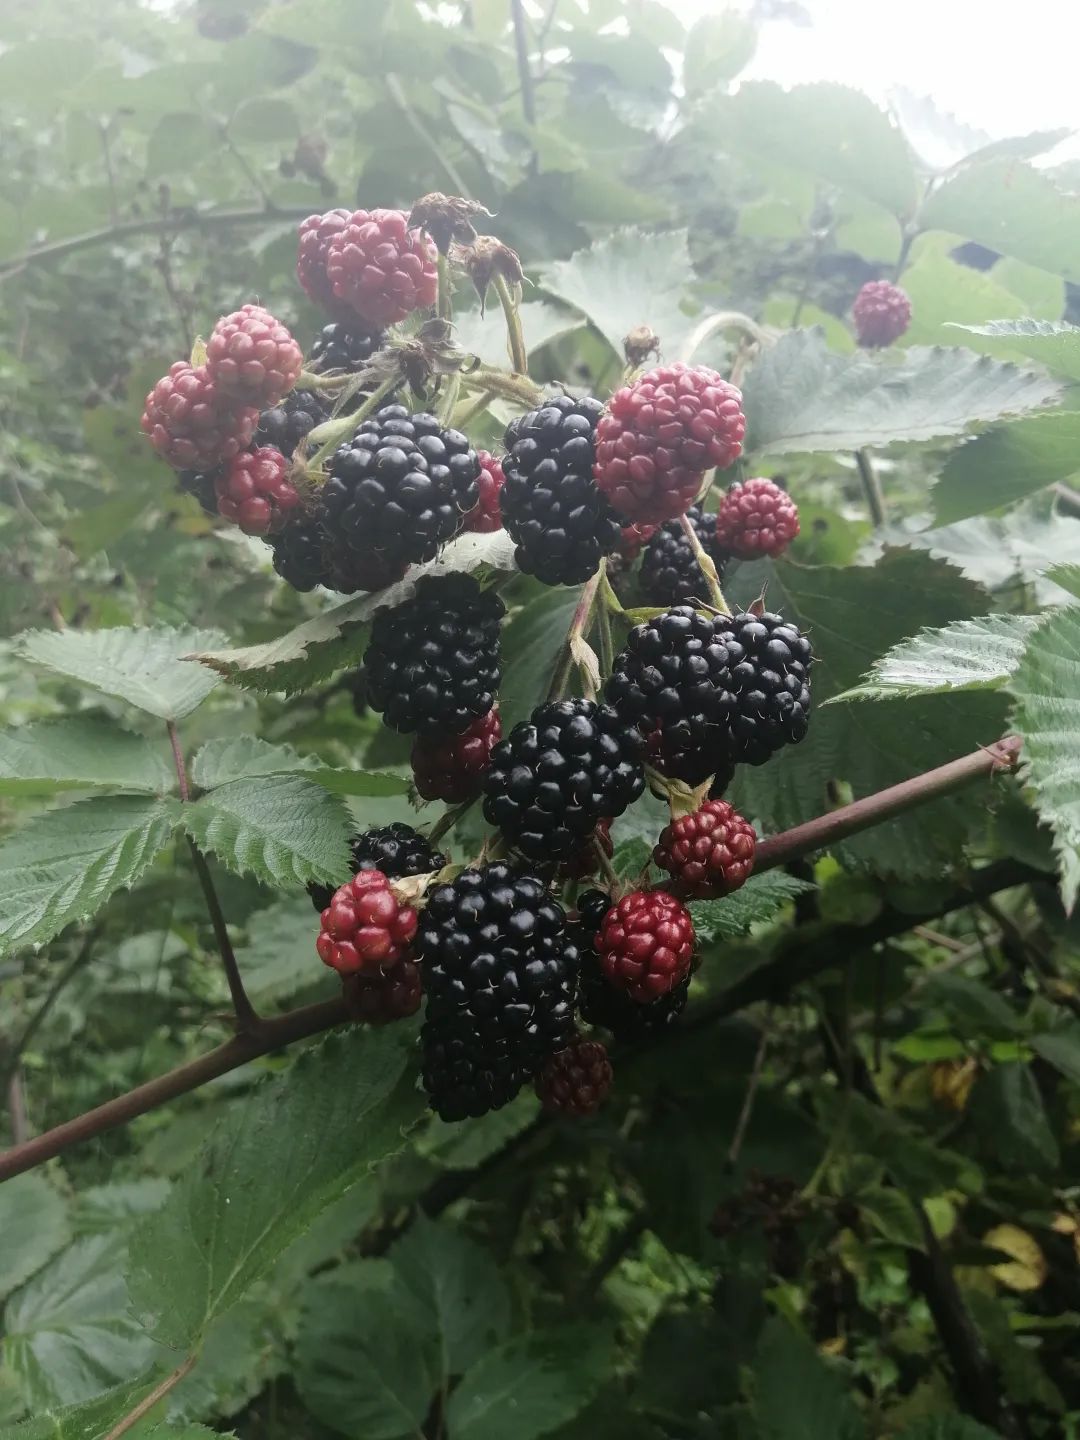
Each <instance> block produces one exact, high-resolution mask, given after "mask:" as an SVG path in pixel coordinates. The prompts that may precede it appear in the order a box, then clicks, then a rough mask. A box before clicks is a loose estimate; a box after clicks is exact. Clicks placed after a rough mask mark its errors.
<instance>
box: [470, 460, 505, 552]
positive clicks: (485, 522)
mask: <svg viewBox="0 0 1080 1440" xmlns="http://www.w3.org/2000/svg"><path fill="white" fill-rule="evenodd" d="M476 458H477V460H479V461H480V479H479V480H478V481H477V484H478V486H479V487H480V499H479V500H478V501H477V502H476V504H475V505H474V506H473V508H472V509H471V510H469V511H468V512H467V513H466V516H465V529H466V530H472V531H473V532H474V533H475V534H477V535H490V534H492V533H493V532H494V531H496V530H501V529H502V528H503V520H502V508H501V506H500V504H499V491H500V490H501V489H502V488H503V486H504V485H505V484H506V476H505V475H504V474H503V468H502V462H501V461H499V460H497V459H496V458H495V456H494V455H490V454H488V452H487V451H486V450H477V452H476Z"/></svg>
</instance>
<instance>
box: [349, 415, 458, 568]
mask: <svg viewBox="0 0 1080 1440" xmlns="http://www.w3.org/2000/svg"><path fill="white" fill-rule="evenodd" d="M479 478H480V461H479V460H478V459H477V456H476V451H475V450H473V449H472V447H471V446H470V444H469V441H468V439H467V438H466V437H465V436H464V435H462V434H461V432H460V431H459V430H446V429H444V428H443V426H442V425H440V423H439V421H438V420H437V419H436V418H435V416H434V415H427V414H416V415H410V414H409V412H408V411H407V410H406V409H405V407H404V405H384V406H383V407H382V409H381V410H378V411H376V413H375V414H374V415H371V416H369V417H368V419H366V420H364V421H363V422H362V423H361V424H360V425H359V426H358V428H357V430H356V433H355V435H354V436H353V438H352V439H351V440H348V441H346V442H345V444H344V445H342V446H341V447H340V448H339V449H338V451H337V453H336V454H335V455H334V457H333V459H332V460H331V462H330V477H329V479H328V480H327V481H326V483H325V484H324V486H323V488H322V506H323V523H324V524H325V526H326V528H327V530H328V532H329V533H330V534H331V535H332V536H333V538H334V541H335V545H340V546H343V547H344V548H345V549H346V550H351V551H353V552H354V553H355V554H356V555H358V556H360V557H365V556H371V555H376V556H378V557H379V558H380V561H381V562H382V563H383V564H384V565H385V567H386V568H387V569H390V570H392V569H394V568H395V567H396V566H403V565H407V564H412V563H415V562H419V561H422V560H432V559H434V557H435V556H436V554H437V553H438V551H439V547H440V546H441V545H442V544H444V543H445V542H446V541H447V540H451V539H453V537H454V536H455V535H456V534H457V533H458V532H459V531H460V530H461V529H462V527H463V525H464V517H465V514H466V512H467V511H469V510H471V509H472V508H473V506H474V505H475V504H476V502H477V499H478V497H479V493H480V492H479V487H478V481H479ZM341 568H342V569H343V570H345V571H347V570H348V568H349V567H348V565H347V564H344V563H343V564H342V566H341Z"/></svg>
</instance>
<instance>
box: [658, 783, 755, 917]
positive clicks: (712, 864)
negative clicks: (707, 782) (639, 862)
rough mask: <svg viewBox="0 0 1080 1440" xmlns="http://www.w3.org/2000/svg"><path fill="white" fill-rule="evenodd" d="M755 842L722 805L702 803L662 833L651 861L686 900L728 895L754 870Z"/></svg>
mask: <svg viewBox="0 0 1080 1440" xmlns="http://www.w3.org/2000/svg"><path fill="white" fill-rule="evenodd" d="M756 847H757V836H756V835H755V834H754V827H753V826H752V825H751V824H750V822H749V821H748V820H744V819H743V817H742V816H741V815H740V814H739V812H738V811H737V810H736V809H735V808H734V806H732V805H729V804H728V803H727V801H726V800H706V801H705V803H704V805H702V806H701V808H700V809H698V810H695V811H694V813H693V814H692V815H681V816H680V817H679V818H678V819H677V820H672V821H671V823H670V824H669V825H667V826H665V827H664V829H663V830H662V831H661V833H660V839H659V840H658V841H657V843H656V848H655V849H654V850H653V859H654V860H655V862H656V864H657V865H659V866H660V868H661V870H666V871H667V872H668V874H669V875H670V876H671V877H672V878H673V879H674V880H678V881H680V882H681V884H682V886H683V893H684V894H687V895H695V896H704V895H729V894H730V893H731V892H732V890H737V889H738V888H739V886H740V885H743V884H745V883H746V881H747V880H748V879H749V876H750V872H751V871H752V870H753V868H754V851H755V849H756Z"/></svg>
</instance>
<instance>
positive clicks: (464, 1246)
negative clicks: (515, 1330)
mask: <svg viewBox="0 0 1080 1440" xmlns="http://www.w3.org/2000/svg"><path fill="white" fill-rule="evenodd" d="M390 1262H391V1264H392V1265H393V1267H394V1270H395V1271H396V1272H397V1275H398V1278H399V1280H400V1282H401V1284H402V1285H403V1286H404V1288H405V1290H406V1292H407V1293H408V1294H409V1295H410V1296H411V1297H412V1299H413V1300H414V1301H415V1303H416V1305H417V1306H418V1307H419V1309H420V1311H421V1312H422V1313H423V1314H425V1315H427V1316H428V1318H429V1320H430V1321H431V1323H432V1325H433V1326H434V1328H435V1331H436V1333H437V1337H438V1343H437V1357H438V1370H437V1376H438V1383H439V1385H440V1386H444V1385H446V1384H447V1382H448V1381H449V1380H450V1378H451V1377H452V1376H455V1375H463V1374H464V1373H465V1371H466V1370H468V1368H469V1367H470V1365H474V1364H475V1363H476V1362H477V1361H478V1360H479V1359H480V1358H481V1357H482V1356H483V1355H484V1354H486V1352H487V1351H488V1350H490V1349H491V1347H492V1346H493V1345H495V1344H496V1343H497V1342H498V1341H499V1340H500V1339H501V1338H502V1337H503V1336H504V1335H505V1334H506V1333H507V1331H508V1330H509V1328H510V1296H509V1294H508V1293H507V1289H506V1286H505V1284H504V1283H503V1280H502V1276H501V1275H500V1274H499V1268H498V1265H497V1264H496V1261H495V1259H494V1257H493V1256H492V1255H491V1254H490V1253H489V1252H488V1251H487V1250H485V1249H483V1248H482V1247H481V1246H480V1245H477V1244H476V1242H475V1241H474V1240H470V1239H469V1238H468V1236H466V1235H464V1234H462V1232H461V1231H460V1230H456V1229H455V1228H454V1227H453V1226H451V1225H446V1224H435V1223H434V1222H433V1221H431V1220H428V1219H427V1218H426V1216H424V1215H423V1214H421V1215H419V1216H417V1218H416V1219H415V1220H414V1221H413V1223H412V1225H411V1226H410V1227H409V1229H408V1230H407V1231H406V1233H405V1235H404V1236H403V1237H402V1238H401V1239H400V1240H399V1241H398V1242H397V1244H396V1245H395V1246H394V1248H393V1250H392V1251H391V1252H390Z"/></svg>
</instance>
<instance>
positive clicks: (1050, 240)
mask: <svg viewBox="0 0 1080 1440" xmlns="http://www.w3.org/2000/svg"><path fill="white" fill-rule="evenodd" d="M919 220H920V223H921V225H922V226H923V227H924V228H925V229H928V230H946V231H948V232H949V233H950V234H953V235H966V236H968V237H969V239H972V240H977V241H978V242H979V244H980V245H987V246H989V247H990V249H992V250H997V251H1000V252H1001V253H1002V254H1004V255H1013V256H1015V257H1016V258H1017V259H1018V260H1025V261H1026V262H1027V263H1028V264H1029V265H1035V266H1038V268H1039V269H1040V270H1049V271H1050V272H1051V274H1054V275H1064V277H1065V278H1066V279H1067V280H1072V281H1080V261H1078V259H1077V256H1078V255H1080V198H1078V197H1077V196H1075V195H1070V194H1066V193H1065V192H1064V191H1062V190H1059V189H1058V188H1057V186H1056V185H1055V184H1054V182H1053V181H1052V180H1051V179H1050V178H1049V176H1048V175H1047V174H1046V173H1045V172H1044V171H1041V170H1036V169H1035V168H1034V167H1033V166H1031V165H1025V164H1019V163H1017V161H1016V160H1014V159H1012V158H1010V157H1007V156H999V157H996V158H993V159H990V160H987V161H985V162H984V163H982V164H969V165H966V166H964V167H963V168H962V169H960V170H958V171H957V172H956V173H955V174H954V175H952V176H951V177H950V178H949V179H948V180H946V181H945V182H944V184H942V185H940V186H939V187H938V188H937V189H936V190H935V191H934V192H933V193H932V194H931V195H930V197H929V198H928V200H927V201H926V203H925V204H924V205H923V207H922V209H921V211H920V215H919Z"/></svg>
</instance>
